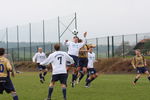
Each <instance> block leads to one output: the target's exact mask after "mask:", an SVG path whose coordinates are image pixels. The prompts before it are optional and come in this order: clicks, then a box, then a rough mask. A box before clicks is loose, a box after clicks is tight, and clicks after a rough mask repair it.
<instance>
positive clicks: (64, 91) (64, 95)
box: [62, 88, 67, 100]
mask: <svg viewBox="0 0 150 100" xmlns="http://www.w3.org/2000/svg"><path fill="white" fill-rule="evenodd" d="M66 91H67V90H66V88H62V93H63V97H64V100H67V99H66V94H67V93H66Z"/></svg>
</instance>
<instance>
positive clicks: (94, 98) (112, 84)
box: [0, 72, 150, 100]
mask: <svg viewBox="0 0 150 100" xmlns="http://www.w3.org/2000/svg"><path fill="white" fill-rule="evenodd" d="M50 76H51V75H50V74H48V75H47V76H46V82H45V83H44V84H41V83H40V82H39V77H38V73H35V72H33V73H32V72H28V73H22V74H19V75H17V76H16V77H15V78H12V80H13V83H14V85H15V88H16V91H17V94H18V96H19V100H44V99H45V98H46V97H47V93H48V85H49V82H50ZM134 76H135V75H101V76H99V77H98V78H97V79H96V80H95V81H93V83H92V84H91V87H90V88H84V84H85V82H84V80H85V79H83V80H82V82H81V83H80V84H79V85H76V87H75V88H71V86H70V83H69V82H70V79H69V80H68V89H67V90H68V91H67V94H68V100H149V99H150V82H149V81H148V80H147V78H146V76H143V77H142V78H141V79H140V80H139V81H138V84H137V85H136V86H133V85H132V84H131V83H132V80H133V79H134ZM0 100H12V98H11V96H10V95H8V94H6V93H4V94H3V95H0ZM52 100H63V99H62V92H61V88H60V84H59V83H57V85H56V87H55V89H54V93H53V96H52Z"/></svg>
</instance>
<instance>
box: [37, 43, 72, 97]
mask: <svg viewBox="0 0 150 100" xmlns="http://www.w3.org/2000/svg"><path fill="white" fill-rule="evenodd" d="M54 48H55V50H56V51H55V52H54V53H52V54H50V55H49V57H48V58H47V59H46V60H45V61H43V62H41V63H40V65H48V64H50V63H51V64H52V80H51V83H50V85H49V93H48V98H47V100H51V95H52V92H53V88H54V86H55V82H57V81H60V83H61V87H62V92H63V97H64V100H67V97H66V87H67V78H68V74H67V68H66V62H67V61H69V62H70V63H71V64H73V63H74V61H73V59H72V57H70V56H69V55H68V54H67V53H66V52H63V51H59V50H60V44H55V45H54Z"/></svg>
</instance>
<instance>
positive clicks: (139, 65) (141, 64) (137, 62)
mask: <svg viewBox="0 0 150 100" xmlns="http://www.w3.org/2000/svg"><path fill="white" fill-rule="evenodd" d="M135 54H136V56H135V57H134V58H133V59H132V62H131V64H132V66H133V68H134V69H136V70H137V75H136V77H135V80H134V81H133V84H134V85H136V83H137V81H138V79H139V78H140V77H141V74H147V76H148V80H149V81H150V74H149V71H148V69H147V68H146V66H147V63H146V59H145V57H144V56H143V55H142V54H141V51H140V50H139V49H137V50H135Z"/></svg>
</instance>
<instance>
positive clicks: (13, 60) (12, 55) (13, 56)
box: [12, 48, 14, 62]
mask: <svg viewBox="0 0 150 100" xmlns="http://www.w3.org/2000/svg"><path fill="white" fill-rule="evenodd" d="M12 60H13V62H14V49H13V48H12Z"/></svg>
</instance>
